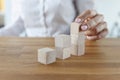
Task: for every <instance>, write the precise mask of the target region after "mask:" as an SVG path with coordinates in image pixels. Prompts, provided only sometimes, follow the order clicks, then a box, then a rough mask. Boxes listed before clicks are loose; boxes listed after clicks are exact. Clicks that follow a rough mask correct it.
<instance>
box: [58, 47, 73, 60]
mask: <svg viewBox="0 0 120 80" xmlns="http://www.w3.org/2000/svg"><path fill="white" fill-rule="evenodd" d="M70 49H71V48H59V47H56V53H57V58H59V59H67V58H69V57H70V56H71V52H70V51H71V50H70Z"/></svg>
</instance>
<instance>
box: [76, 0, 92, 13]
mask: <svg viewBox="0 0 120 80" xmlns="http://www.w3.org/2000/svg"><path fill="white" fill-rule="evenodd" d="M75 5H76V8H77V11H78V13H79V14H80V13H81V12H83V11H85V10H88V9H90V10H91V9H94V1H93V0H75Z"/></svg>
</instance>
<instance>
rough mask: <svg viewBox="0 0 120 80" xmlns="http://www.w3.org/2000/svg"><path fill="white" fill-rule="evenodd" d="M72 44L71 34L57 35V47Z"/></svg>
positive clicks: (65, 46)
mask: <svg viewBox="0 0 120 80" xmlns="http://www.w3.org/2000/svg"><path fill="white" fill-rule="evenodd" d="M70 46H71V38H70V35H58V36H56V37H55V47H60V48H67V47H70Z"/></svg>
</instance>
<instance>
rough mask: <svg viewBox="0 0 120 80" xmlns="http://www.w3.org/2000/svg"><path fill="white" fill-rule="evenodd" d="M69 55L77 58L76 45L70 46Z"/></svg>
mask: <svg viewBox="0 0 120 80" xmlns="http://www.w3.org/2000/svg"><path fill="white" fill-rule="evenodd" d="M71 55H74V56H78V45H74V44H72V45H71Z"/></svg>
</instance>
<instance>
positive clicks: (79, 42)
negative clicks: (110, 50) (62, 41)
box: [71, 32, 85, 56]
mask: <svg viewBox="0 0 120 80" xmlns="http://www.w3.org/2000/svg"><path fill="white" fill-rule="evenodd" d="M84 53H85V34H84V32H79V34H78V35H71V54H72V55H76V56H81V55H84Z"/></svg>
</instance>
